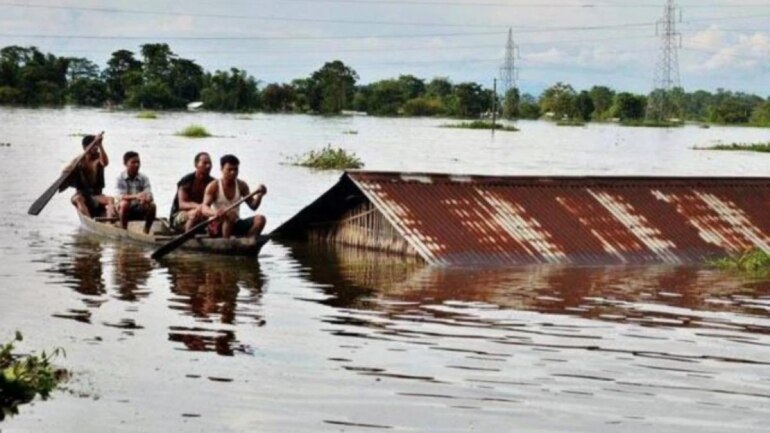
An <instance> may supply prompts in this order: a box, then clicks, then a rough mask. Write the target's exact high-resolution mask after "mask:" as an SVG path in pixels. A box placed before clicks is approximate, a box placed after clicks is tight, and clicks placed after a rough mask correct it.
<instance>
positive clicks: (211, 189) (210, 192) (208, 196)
mask: <svg viewBox="0 0 770 433" xmlns="http://www.w3.org/2000/svg"><path fill="white" fill-rule="evenodd" d="M217 190H218V188H217V181H216V180H212V181H211V182H209V184H208V186H206V192H204V194H203V203H202V205H203V206H201V211H202V212H203V215H206V216H207V217H213V216H215V215H216V214H217V213H216V212H215V211H214V209H212V208H211V205H212V204H213V203H214V201H215V200H216V199H217Z"/></svg>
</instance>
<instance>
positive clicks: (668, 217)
mask: <svg viewBox="0 0 770 433" xmlns="http://www.w3.org/2000/svg"><path fill="white" fill-rule="evenodd" d="M361 200H369V201H370V202H371V203H372V204H374V205H375V206H376V208H377V209H378V210H379V211H380V212H381V213H382V214H383V215H384V217H385V218H386V219H387V220H388V221H389V222H390V223H391V224H392V225H393V226H394V227H395V229H396V230H397V231H398V233H400V234H401V235H402V236H403V237H404V238H405V239H406V240H407V242H408V243H409V244H410V245H411V246H412V247H413V248H414V249H415V250H416V251H417V253H418V254H419V255H420V256H421V257H422V258H423V259H425V260H426V261H427V262H428V263H432V264H439V265H527V264H540V263H554V264H577V265H591V264H648V263H670V264H691V263H702V262H703V261H704V260H706V259H708V258H712V257H719V256H724V255H728V254H731V253H739V252H742V251H744V250H746V249H750V248H760V249H762V250H764V251H768V252H770V237H769V236H768V233H770V213H769V212H768V210H770V178H713V177H712V178H682V177H537V176H525V177H523V176H472V175H447V174H422V173H391V172H368V171H352V172H347V173H345V174H343V176H342V178H341V179H340V181H339V182H338V183H337V185H335V186H334V187H333V188H332V189H330V190H329V191H328V192H327V193H326V194H324V195H323V196H322V197H321V198H319V199H318V200H317V201H316V202H314V203H313V204H311V205H310V206H308V207H307V208H305V209H304V210H303V211H302V212H300V213H299V214H298V215H296V216H295V217H294V218H292V219H290V220H289V221H287V223H285V224H284V225H282V226H281V227H279V228H278V229H277V230H276V231H275V232H274V234H276V235H277V236H279V237H280V236H286V235H291V234H292V233H295V234H296V233H297V232H298V231H302V230H303V227H305V228H307V226H308V224H312V223H313V222H317V221H330V220H333V219H334V218H335V216H339V215H341V213H342V212H344V210H346V209H349V208H350V207H351V206H353V205H354V204H357V203H360V201H361Z"/></svg>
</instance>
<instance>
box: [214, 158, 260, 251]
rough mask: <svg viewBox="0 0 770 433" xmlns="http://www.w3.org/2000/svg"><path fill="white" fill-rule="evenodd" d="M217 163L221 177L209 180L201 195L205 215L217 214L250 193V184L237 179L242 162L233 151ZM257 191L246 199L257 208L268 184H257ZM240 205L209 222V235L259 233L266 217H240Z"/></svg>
mask: <svg viewBox="0 0 770 433" xmlns="http://www.w3.org/2000/svg"><path fill="white" fill-rule="evenodd" d="M219 163H220V167H221V170H222V178H221V179H219V180H215V181H213V182H211V183H210V184H209V185H208V186H207V187H206V193H205V195H204V198H203V206H204V207H205V208H204V213H205V214H206V215H207V216H214V215H220V214H221V213H222V212H224V209H226V208H227V207H228V206H230V205H232V204H234V203H235V202H237V201H238V200H240V199H241V198H242V197H246V196H247V195H249V185H247V184H246V182H244V181H242V180H240V179H238V167H239V166H240V163H241V162H240V161H239V160H238V158H237V157H236V156H235V155H225V156H223V157H222V158H221V159H220V160H219ZM257 191H259V193H258V194H256V195H255V196H254V197H252V198H251V199H250V200H246V202H245V203H246V204H247V205H248V206H249V207H250V208H251V209H252V210H257V208H258V207H259V205H260V203H262V196H263V195H265V194H267V188H265V185H262V184H259V185H258V186H257ZM239 207H240V206H239ZM239 207H236V208H235V209H233V210H231V211H230V212H228V213H227V214H226V215H225V216H224V217H222V218H221V219H219V220H218V221H215V222H213V223H211V224H210V225H209V234H210V235H211V236H212V237H219V236H221V237H223V238H229V237H231V236H236V237H244V236H246V237H254V236H257V235H259V234H260V233H262V229H264V228H265V223H266V222H267V220H266V219H265V217H264V216H263V215H254V216H253V217H249V218H245V219H241V218H240V215H239Z"/></svg>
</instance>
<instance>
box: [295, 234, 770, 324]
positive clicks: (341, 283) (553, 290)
mask: <svg viewBox="0 0 770 433" xmlns="http://www.w3.org/2000/svg"><path fill="white" fill-rule="evenodd" d="M292 251H293V255H294V257H295V258H296V259H297V260H298V261H299V262H300V263H302V264H303V265H305V266H306V268H307V269H308V276H309V278H311V279H312V280H314V281H316V282H318V283H320V284H322V285H323V287H324V290H325V291H327V292H328V294H329V295H331V296H330V297H329V298H328V299H324V300H323V301H322V302H324V303H326V304H328V305H333V306H336V307H341V308H361V309H367V308H368V309H381V308H383V307H384V306H388V309H392V308H396V307H397V306H405V308H414V307H415V306H419V305H421V304H427V305H435V304H445V303H455V304H457V303H465V304H475V305H485V306H487V307H488V308H504V309H514V310H532V311H537V312H541V313H549V314H568V315H575V316H579V317H584V318H589V319H598V320H607V321H618V322H628V323H639V324H643V325H649V326H657V325H665V326H693V327H711V326H714V327H720V328H723V327H725V326H732V327H736V328H740V329H744V330H747V331H749V332H769V333H770V328H764V327H761V326H758V325H753V324H730V323H723V321H721V320H720V319H719V318H718V317H717V316H716V315H714V314H712V313H716V312H733V313H738V314H742V315H747V316H760V317H770V308H768V305H767V302H766V300H767V298H768V297H770V280H752V279H747V278H741V277H740V276H737V275H731V274H727V273H724V272H721V271H717V270H713V269H707V268H697V267H682V266H663V265H661V266H638V267H620V266H608V267H565V266H535V267H524V268H522V267H517V268H509V269H505V268H481V269H470V268H459V269H458V268H440V267H430V266H424V265H420V264H419V263H417V262H409V261H404V259H403V258H402V257H397V256H388V255H385V254H381V253H377V252H372V251H366V250H356V249H351V248H345V247H333V246H303V245H295V246H293V248H292ZM395 301H397V302H395Z"/></svg>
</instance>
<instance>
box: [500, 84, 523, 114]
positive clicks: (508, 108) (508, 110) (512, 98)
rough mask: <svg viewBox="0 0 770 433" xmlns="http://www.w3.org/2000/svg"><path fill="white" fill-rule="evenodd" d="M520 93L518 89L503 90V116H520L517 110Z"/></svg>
mask: <svg viewBox="0 0 770 433" xmlns="http://www.w3.org/2000/svg"><path fill="white" fill-rule="evenodd" d="M520 99H521V95H520V94H519V89H517V88H515V87H514V88H512V89H508V91H507V92H505V98H504V99H503V117H505V118H506V119H516V118H518V117H520V116H521V111H520V110H519V102H520Z"/></svg>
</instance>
